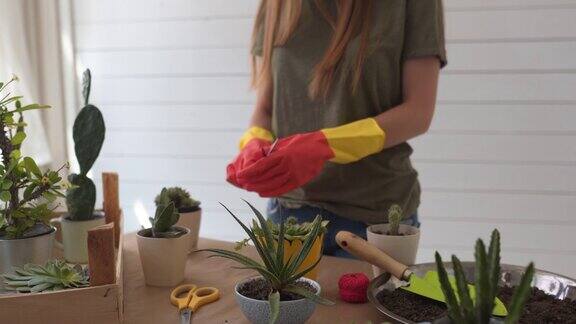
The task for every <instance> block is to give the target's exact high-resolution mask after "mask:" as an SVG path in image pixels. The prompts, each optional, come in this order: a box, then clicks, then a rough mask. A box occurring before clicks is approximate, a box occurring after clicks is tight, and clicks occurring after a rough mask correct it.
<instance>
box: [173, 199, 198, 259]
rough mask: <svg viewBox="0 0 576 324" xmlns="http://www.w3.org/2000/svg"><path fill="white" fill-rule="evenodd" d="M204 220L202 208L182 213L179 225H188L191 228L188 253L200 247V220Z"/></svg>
mask: <svg viewBox="0 0 576 324" xmlns="http://www.w3.org/2000/svg"><path fill="white" fill-rule="evenodd" d="M201 220H202V209H198V210H196V211H193V212H188V213H180V218H179V219H178V222H177V223H176V225H177V226H180V227H186V228H187V229H189V230H190V236H189V248H188V253H190V252H192V251H195V250H196V249H197V247H198V236H199V234H200V222H201Z"/></svg>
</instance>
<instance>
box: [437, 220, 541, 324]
mask: <svg viewBox="0 0 576 324" xmlns="http://www.w3.org/2000/svg"><path fill="white" fill-rule="evenodd" d="M435 257H436V267H437V270H438V275H439V279H440V284H441V287H442V291H443V292H444V296H445V297H446V304H447V306H448V314H449V317H450V319H451V320H452V322H453V323H456V324H488V323H490V318H491V316H492V309H493V308H494V300H495V298H496V296H497V293H498V281H499V280H500V275H501V270H500V233H499V232H498V230H494V231H493V232H492V236H491V239H490V246H489V248H488V251H486V246H485V245H484V242H483V241H482V240H481V239H479V240H478V241H477V242H476V252H475V258H476V270H475V287H476V296H475V299H474V300H475V301H473V298H472V297H471V295H470V291H469V288H468V282H467V281H466V277H465V275H464V270H463V268H462V264H461V262H460V260H459V259H458V257H456V256H455V255H452V265H453V267H454V276H455V279H456V289H454V288H453V286H452V284H451V283H450V280H449V277H448V273H447V271H446V268H445V267H444V263H443V262H442V257H441V256H440V254H439V253H438V252H436V255H435ZM533 276H534V264H533V263H530V264H529V265H528V267H527V268H526V270H525V271H524V274H523V276H522V279H521V280H520V284H519V285H518V286H517V287H516V290H515V292H514V295H513V296H512V300H511V302H510V305H509V306H508V316H507V317H506V319H505V323H507V324H513V323H517V322H518V319H519V318H520V314H521V311H522V308H523V307H524V304H525V303H526V300H527V298H528V294H529V292H530V285H531V283H532V277H533ZM455 290H456V291H455Z"/></svg>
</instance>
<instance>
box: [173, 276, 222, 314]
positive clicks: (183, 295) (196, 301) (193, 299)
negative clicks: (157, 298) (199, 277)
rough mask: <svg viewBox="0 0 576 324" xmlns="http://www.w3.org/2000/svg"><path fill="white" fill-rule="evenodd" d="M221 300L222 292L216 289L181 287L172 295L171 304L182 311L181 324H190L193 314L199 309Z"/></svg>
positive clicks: (189, 285) (194, 286) (193, 286)
mask: <svg viewBox="0 0 576 324" xmlns="http://www.w3.org/2000/svg"><path fill="white" fill-rule="evenodd" d="M218 298H220V291H219V290H218V289H217V288H214V287H201V288H199V287H198V286H196V285H194V284H187V285H180V286H178V287H176V288H174V290H172V293H171V294H170V302H172V305H174V306H177V307H178V310H179V311H180V323H181V324H189V323H191V321H192V314H193V313H194V312H196V311H197V310H198V308H200V307H202V306H204V305H206V304H210V303H212V302H215V301H217V300H218Z"/></svg>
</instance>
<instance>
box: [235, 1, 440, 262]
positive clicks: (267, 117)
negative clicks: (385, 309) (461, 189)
mask: <svg viewBox="0 0 576 324" xmlns="http://www.w3.org/2000/svg"><path fill="white" fill-rule="evenodd" d="M252 54H253V84H254V86H255V88H256V89H257V102H256V106H255V108H254V112H253V115H252V120H251V125H250V126H251V127H250V128H249V129H248V131H247V132H246V133H245V134H244V136H243V137H242V139H241V141H240V153H239V155H238V156H237V157H236V159H235V160H234V161H233V162H232V163H231V164H230V165H229V166H228V168H227V179H228V181H229V182H231V183H232V184H234V185H236V186H238V187H241V188H244V189H246V190H249V191H254V192H257V193H259V194H260V195H261V196H263V197H272V199H271V200H270V202H269V207H268V217H270V218H271V219H272V220H273V221H275V222H280V221H281V220H282V219H283V217H284V218H285V217H287V216H295V217H297V218H298V219H299V220H300V221H310V220H312V219H313V218H314V217H315V216H316V215H318V214H319V215H321V216H322V217H323V218H324V219H327V220H329V221H330V225H329V229H328V233H327V235H325V248H324V249H325V250H324V252H325V253H326V254H330V255H337V256H338V255H339V256H347V255H346V253H345V251H343V250H341V249H340V248H339V247H338V246H337V245H336V243H335V241H334V235H335V234H336V232H337V231H339V230H343V229H345V230H348V231H352V232H354V233H356V234H357V235H360V236H362V237H365V235H366V226H367V225H368V224H374V223H384V222H386V221H387V210H388V209H389V207H390V206H391V205H392V204H399V205H400V206H401V207H402V208H403V210H404V213H405V223H406V224H410V225H414V226H419V225H420V223H419V222H418V218H417V208H418V205H419V203H420V186H419V183H418V178H417V172H416V170H414V168H413V167H412V165H411V162H410V155H411V153H412V149H411V147H410V145H408V143H406V141H408V140H410V139H412V138H414V137H416V136H418V135H421V134H423V133H425V132H426V131H427V130H428V127H429V126H430V122H431V120H432V116H433V113H434V106H435V101H436V92H437V83H438V74H439V70H440V68H442V67H443V66H444V65H445V64H446V53H445V48H444V26H443V12H442V4H441V0H324V1H322V0H291V1H282V0H262V1H261V4H260V7H259V9H258V14H257V18H256V22H255V27H254V32H253V48H252ZM275 138H277V139H278V140H277V142H276V143H274V145H273V144H272V142H273V141H274V139H275Z"/></svg>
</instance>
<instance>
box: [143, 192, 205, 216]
mask: <svg viewBox="0 0 576 324" xmlns="http://www.w3.org/2000/svg"><path fill="white" fill-rule="evenodd" d="M166 192H167V195H168V199H169V200H170V201H172V202H173V203H174V206H175V207H176V209H177V210H178V211H179V212H193V211H196V210H198V209H200V201H198V200H195V199H193V198H192V197H190V193H189V192H188V191H186V190H185V189H182V188H180V187H169V188H167V189H166ZM160 200H161V199H160V195H158V196H156V198H155V199H154V202H155V203H156V206H158V205H159V204H160Z"/></svg>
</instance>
